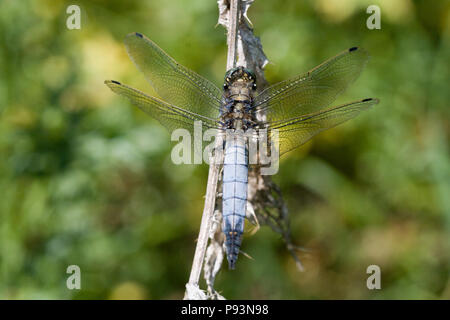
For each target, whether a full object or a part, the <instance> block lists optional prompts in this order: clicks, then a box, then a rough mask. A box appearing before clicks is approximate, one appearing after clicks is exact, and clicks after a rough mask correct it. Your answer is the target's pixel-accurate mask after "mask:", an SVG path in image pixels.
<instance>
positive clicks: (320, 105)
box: [105, 32, 379, 269]
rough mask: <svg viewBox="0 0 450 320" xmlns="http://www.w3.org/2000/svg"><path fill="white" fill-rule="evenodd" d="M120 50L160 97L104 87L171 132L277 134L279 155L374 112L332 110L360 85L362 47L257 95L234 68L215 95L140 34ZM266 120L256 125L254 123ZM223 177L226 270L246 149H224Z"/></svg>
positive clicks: (241, 205) (250, 78)
mask: <svg viewBox="0 0 450 320" xmlns="http://www.w3.org/2000/svg"><path fill="white" fill-rule="evenodd" d="M124 42H125V47H126V49H127V52H128V55H129V56H130V58H131V60H132V61H133V62H134V64H135V65H136V67H137V68H138V69H139V70H140V71H141V72H142V73H143V74H144V76H145V78H146V79H147V80H148V82H149V83H150V84H151V86H152V87H153V88H154V90H155V92H156V93H157V95H158V96H159V97H155V96H150V95H147V94H145V93H144V92H142V91H139V90H137V89H134V88H132V87H130V86H128V85H126V84H123V83H121V82H119V81H115V80H106V81H105V84H106V85H107V86H108V87H109V88H110V89H111V90H112V91H113V92H115V93H117V94H119V95H121V96H123V97H126V98H127V99H128V100H129V101H130V102H131V103H132V104H134V105H135V106H137V107H138V108H140V109H142V110H143V111H144V112H146V113H147V114H149V115H150V116H151V117H153V118H154V119H156V120H158V121H159V122H160V123H161V124H162V125H163V126H165V127H166V128H167V129H168V130H169V131H173V130H175V129H178V128H183V129H186V130H188V131H189V132H191V133H192V132H193V131H194V126H195V122H198V121H201V123H202V128H203V130H206V129H216V130H218V131H231V132H234V131H236V132H238V131H239V132H246V131H249V130H253V129H265V130H268V131H269V132H275V131H276V132H277V133H278V152H279V154H280V155H283V154H285V153H286V152H288V151H290V150H292V149H295V148H297V147H299V146H300V145H302V144H304V143H305V142H306V141H308V140H309V139H311V138H312V137H313V136H314V135H316V134H318V133H319V132H321V131H323V130H326V129H328V128H332V127H334V126H336V125H338V124H340V123H343V122H345V121H347V120H349V119H351V118H354V117H356V116H357V115H358V114H359V113H360V112H361V111H364V110H367V109H369V108H370V107H371V106H373V105H375V104H378V103H379V100H378V99H376V98H366V99H362V100H359V101H355V102H350V103H345V104H342V105H338V106H331V107H330V104H331V103H332V102H333V101H334V100H335V99H336V98H337V96H338V95H340V94H341V93H342V92H343V91H344V90H345V89H346V88H347V87H348V86H349V85H350V84H351V83H352V82H354V81H355V80H356V78H358V76H359V75H360V73H361V71H362V69H363V68H364V67H365V65H366V63H367V62H368V60H369V54H368V52H367V51H366V50H364V49H363V48H360V47H352V48H350V49H347V50H345V51H343V52H341V53H339V54H338V55H336V56H335V57H333V58H331V59H329V60H327V61H325V62H323V63H322V64H320V65H319V66H317V67H315V68H313V69H312V70H310V71H308V72H307V73H305V74H301V75H299V76H296V77H294V78H291V79H288V80H285V81H282V82H279V83H276V84H274V85H272V86H269V87H267V88H266V89H264V90H261V91H260V92H259V93H258V90H257V89H258V84H257V81H256V76H255V74H254V73H253V72H252V71H251V70H249V69H247V68H245V67H243V66H239V67H236V68H232V69H230V70H228V71H227V72H226V74H225V78H224V83H223V86H222V88H221V89H220V88H219V87H217V86H216V85H214V84H213V83H212V82H210V81H209V80H207V79H205V78H204V77H202V76H200V75H198V74H197V73H195V72H194V71H192V70H190V69H188V68H186V67H184V66H182V65H180V64H179V63H177V62H176V61H175V60H174V59H173V58H171V57H170V56H169V55H168V54H166V53H165V52H164V51H163V50H162V49H161V48H159V47H158V46H157V45H156V44H155V43H154V42H153V41H151V40H150V39H148V38H147V37H145V36H144V35H142V34H140V33H137V32H135V33H131V34H129V35H127V36H126V37H125V40H124ZM261 114H264V115H265V117H263V118H262V119H263V120H261V117H260V115H261ZM224 150H225V156H224V161H223V170H222V174H223V176H222V188H223V190H222V218H223V219H222V232H223V233H224V235H225V251H226V256H227V260H228V266H229V268H230V269H234V268H235V265H236V261H237V258H238V255H239V252H240V247H241V244H242V234H243V232H244V219H245V217H246V209H247V186H248V166H249V159H248V144H247V143H246V142H245V141H243V140H242V139H239V138H238V135H237V136H236V137H235V138H232V139H227V140H225V141H224Z"/></svg>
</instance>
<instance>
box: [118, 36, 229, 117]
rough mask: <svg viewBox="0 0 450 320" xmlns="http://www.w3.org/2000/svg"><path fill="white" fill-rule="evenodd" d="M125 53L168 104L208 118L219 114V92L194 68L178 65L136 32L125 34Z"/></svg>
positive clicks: (220, 93) (220, 95)
mask: <svg viewBox="0 0 450 320" xmlns="http://www.w3.org/2000/svg"><path fill="white" fill-rule="evenodd" d="M125 46H126V48H127V52H128V55H129V56H130V58H131V60H132V61H133V62H134V63H135V65H136V66H137V68H138V69H139V70H140V71H142V72H143V73H144V75H145V77H146V79H147V80H148V81H149V82H150V84H151V85H152V86H153V88H154V89H155V91H156V92H157V93H158V95H159V96H160V97H161V98H162V99H163V100H164V101H167V102H168V103H170V104H172V105H175V106H179V107H182V108H184V109H185V110H188V111H191V112H193V113H196V114H201V115H203V116H206V117H210V118H217V117H218V116H219V109H220V106H221V97H222V91H221V90H220V89H219V88H217V87H216V86H215V85H214V84H213V83H211V82H210V81H208V80H207V79H205V78H203V77H201V76H199V75H198V74H196V73H195V72H194V71H192V70H189V69H187V68H185V67H183V66H182V65H180V64H178V63H177V62H176V61H175V60H174V59H172V58H171V57H169V56H168V55H167V54H166V53H165V52H164V51H163V50H162V49H161V48H159V47H158V46H157V45H156V44H155V43H153V42H152V41H151V40H150V39H148V38H147V37H145V36H143V35H142V34H140V33H131V34H129V35H127V36H126V37H125Z"/></svg>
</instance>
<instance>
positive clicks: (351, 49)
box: [348, 47, 358, 52]
mask: <svg viewBox="0 0 450 320" xmlns="http://www.w3.org/2000/svg"><path fill="white" fill-rule="evenodd" d="M356 50H358V47H351V48H350V49H348V51H350V52H352V51H356Z"/></svg>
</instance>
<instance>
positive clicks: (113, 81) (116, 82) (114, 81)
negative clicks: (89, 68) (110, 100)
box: [111, 80, 121, 85]
mask: <svg viewBox="0 0 450 320" xmlns="http://www.w3.org/2000/svg"><path fill="white" fill-rule="evenodd" d="M111 82H112V83H115V84H118V85H121V83H120V82H119V81H116V80H111Z"/></svg>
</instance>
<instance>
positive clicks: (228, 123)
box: [222, 67, 256, 130]
mask: <svg viewBox="0 0 450 320" xmlns="http://www.w3.org/2000/svg"><path fill="white" fill-rule="evenodd" d="M223 88H224V94H223V96H224V107H223V110H222V120H223V123H224V124H225V127H226V128H228V129H244V130H246V129H248V128H249V127H252V126H253V125H254V123H255V118H254V115H253V113H252V108H251V106H252V102H253V98H254V93H255V90H256V78H255V75H254V74H253V73H252V72H251V71H250V70H248V69H246V68H244V67H237V68H234V69H231V70H229V71H228V72H227V73H226V74H225V82H224V85H223Z"/></svg>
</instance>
